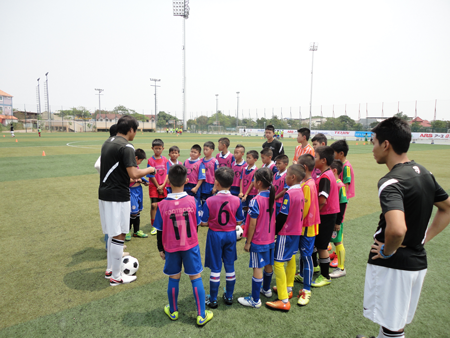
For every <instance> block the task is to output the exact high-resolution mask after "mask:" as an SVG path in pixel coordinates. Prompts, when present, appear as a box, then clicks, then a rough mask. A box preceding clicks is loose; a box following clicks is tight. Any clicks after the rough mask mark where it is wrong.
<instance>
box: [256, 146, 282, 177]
mask: <svg viewBox="0 0 450 338" xmlns="http://www.w3.org/2000/svg"><path fill="white" fill-rule="evenodd" d="M260 154H261V161H262V163H263V165H262V166H261V168H269V169H270V170H272V173H273V174H274V175H275V174H276V173H277V172H278V169H277V166H276V165H275V162H274V161H272V156H273V151H272V149H270V148H263V150H261V152H260Z"/></svg>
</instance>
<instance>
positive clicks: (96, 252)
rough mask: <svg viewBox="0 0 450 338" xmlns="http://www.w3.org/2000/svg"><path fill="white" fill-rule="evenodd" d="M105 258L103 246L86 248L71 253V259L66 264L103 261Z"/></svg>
mask: <svg viewBox="0 0 450 338" xmlns="http://www.w3.org/2000/svg"><path fill="white" fill-rule="evenodd" d="M105 258H106V251H105V248H86V249H83V250H81V251H78V252H76V253H74V254H73V255H72V261H71V262H70V263H69V264H67V267H71V266H74V265H77V264H80V263H84V262H96V261H103V260H105Z"/></svg>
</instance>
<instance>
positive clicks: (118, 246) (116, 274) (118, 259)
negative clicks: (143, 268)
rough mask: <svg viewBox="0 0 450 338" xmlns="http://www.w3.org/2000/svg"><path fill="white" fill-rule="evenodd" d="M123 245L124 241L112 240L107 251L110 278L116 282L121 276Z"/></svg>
mask: <svg viewBox="0 0 450 338" xmlns="http://www.w3.org/2000/svg"><path fill="white" fill-rule="evenodd" d="M123 243H124V241H121V240H120V239H116V238H113V239H112V240H111V245H110V247H111V249H110V250H109V253H110V255H111V270H112V275H111V277H112V278H113V279H116V280H118V279H120V275H121V265H122V255H123Z"/></svg>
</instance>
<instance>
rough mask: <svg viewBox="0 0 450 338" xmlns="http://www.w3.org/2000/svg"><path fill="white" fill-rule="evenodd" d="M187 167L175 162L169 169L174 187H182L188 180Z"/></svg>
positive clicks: (170, 179) (170, 180)
mask: <svg viewBox="0 0 450 338" xmlns="http://www.w3.org/2000/svg"><path fill="white" fill-rule="evenodd" d="M186 176H187V169H186V167H185V166H183V165H181V164H174V165H173V166H171V167H170V169H169V182H170V184H171V185H173V186H174V187H182V186H183V185H184V183H185V182H186Z"/></svg>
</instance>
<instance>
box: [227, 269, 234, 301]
mask: <svg viewBox="0 0 450 338" xmlns="http://www.w3.org/2000/svg"><path fill="white" fill-rule="evenodd" d="M225 271H226V278H227V288H226V290H227V291H226V296H227V298H232V297H233V293H234V285H235V284H236V273H235V271H234V265H230V266H229V265H225Z"/></svg>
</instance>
